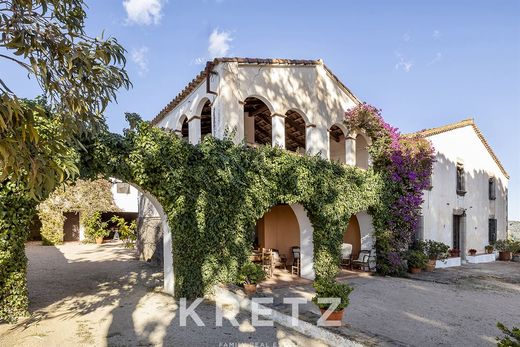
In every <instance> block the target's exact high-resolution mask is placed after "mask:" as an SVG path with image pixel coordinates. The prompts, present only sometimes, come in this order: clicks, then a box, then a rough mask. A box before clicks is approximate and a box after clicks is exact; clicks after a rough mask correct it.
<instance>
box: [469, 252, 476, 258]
mask: <svg viewBox="0 0 520 347" xmlns="http://www.w3.org/2000/svg"><path fill="white" fill-rule="evenodd" d="M476 254H477V252H476V251H475V252H469V255H471V256H472V257H474V256H475V255H476Z"/></svg>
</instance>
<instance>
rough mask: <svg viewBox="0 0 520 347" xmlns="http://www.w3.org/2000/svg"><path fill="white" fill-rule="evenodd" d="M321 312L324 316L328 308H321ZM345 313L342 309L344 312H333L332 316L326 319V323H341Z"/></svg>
mask: <svg viewBox="0 0 520 347" xmlns="http://www.w3.org/2000/svg"><path fill="white" fill-rule="evenodd" d="M320 311H321V315H322V316H323V314H324V313H325V311H327V309H326V308H320ZM344 311H345V309H342V310H339V311H332V312H331V313H330V315H329V316H328V317H327V318H326V319H325V320H326V321H340V322H341V320H342V319H343V312H344Z"/></svg>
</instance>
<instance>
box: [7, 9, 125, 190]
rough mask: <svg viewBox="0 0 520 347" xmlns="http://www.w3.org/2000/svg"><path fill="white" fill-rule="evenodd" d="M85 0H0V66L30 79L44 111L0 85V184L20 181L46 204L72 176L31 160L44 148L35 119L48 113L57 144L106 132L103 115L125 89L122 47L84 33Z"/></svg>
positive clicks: (51, 162)
mask: <svg viewBox="0 0 520 347" xmlns="http://www.w3.org/2000/svg"><path fill="white" fill-rule="evenodd" d="M85 7H86V5H85V4H84V1H83V0H16V1H15V0H0V33H1V36H0V47H2V48H3V51H0V59H4V60H7V61H10V62H12V63H13V64H16V65H17V66H19V67H20V68H22V69H24V70H25V71H26V72H27V73H28V75H29V76H30V77H33V78H34V79H35V80H36V81H37V83H38V84H39V86H40V87H41V89H42V92H43V94H44V97H45V98H46V99H47V100H48V103H49V108H48V109H47V110H45V108H43V107H42V105H41V104H38V103H27V102H24V101H23V100H21V99H20V98H18V97H17V96H16V93H15V92H14V91H12V90H11V89H10V88H9V86H8V85H7V82H6V81H3V80H2V79H0V182H1V181H3V180H5V179H6V178H7V177H8V176H9V177H10V179H12V180H13V179H14V180H20V181H24V182H25V183H26V186H27V189H28V191H29V192H30V194H31V195H33V196H34V197H44V196H45V195H46V194H48V193H49V192H50V191H52V190H53V189H54V187H55V186H56V185H57V184H58V183H60V182H61V181H63V180H64V179H65V178H66V177H67V176H69V175H71V174H73V173H74V171H75V170H71V168H70V167H64V166H63V163H62V162H61V161H60V160H57V159H55V158H53V157H46V158H42V157H40V156H38V155H36V153H37V152H39V151H41V148H42V147H44V146H47V145H48V144H49V143H42V142H41V141H40V139H41V138H42V131H43V129H42V128H41V127H38V126H36V123H37V121H38V119H37V118H38V117H40V116H41V115H42V114H45V113H46V111H49V110H50V111H52V115H53V117H55V118H56V119H59V120H60V122H61V124H62V127H63V129H65V131H64V132H63V134H62V135H63V136H64V137H63V138H60V141H61V140H65V141H66V142H68V143H69V144H76V145H79V146H80V147H81V145H80V143H79V141H78V138H79V137H80V136H85V135H88V134H92V133H96V132H99V131H100V130H104V129H105V127H106V126H105V122H104V117H103V111H104V110H105V108H106V107H107V105H108V104H109V103H110V102H111V101H114V100H116V91H117V90H118V89H119V88H121V87H125V88H129V87H130V85H131V84H130V81H129V79H128V75H127V73H126V71H125V69H124V67H125V64H126V59H125V56H124V53H125V50H124V48H123V47H122V46H121V45H120V44H119V43H118V42H117V40H116V39H115V38H107V39H105V38H103V36H101V37H98V38H94V37H91V36H88V35H87V34H86V33H85V31H84V21H85V18H86V13H85V10H84V9H85Z"/></svg>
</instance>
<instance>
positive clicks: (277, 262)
mask: <svg viewBox="0 0 520 347" xmlns="http://www.w3.org/2000/svg"><path fill="white" fill-rule="evenodd" d="M272 254H273V267H274V268H277V267H283V268H284V269H285V268H286V266H287V257H285V255H280V252H279V251H278V250H277V249H272Z"/></svg>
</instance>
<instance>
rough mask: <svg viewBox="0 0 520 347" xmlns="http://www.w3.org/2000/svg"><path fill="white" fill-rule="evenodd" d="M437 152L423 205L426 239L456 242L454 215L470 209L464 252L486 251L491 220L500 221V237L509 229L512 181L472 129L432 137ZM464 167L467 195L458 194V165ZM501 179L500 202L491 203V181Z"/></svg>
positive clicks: (499, 180)
mask: <svg viewBox="0 0 520 347" xmlns="http://www.w3.org/2000/svg"><path fill="white" fill-rule="evenodd" d="M429 139H430V140H431V141H432V144H433V147H434V148H435V150H436V162H435V163H434V165H433V176H432V185H433V188H432V190H431V191H425V194H424V200H425V201H424V203H423V216H424V230H423V232H424V238H425V239H434V240H437V241H441V242H444V243H446V244H448V245H450V247H451V246H452V240H453V213H454V210H456V209H465V210H466V235H465V237H464V236H463V235H461V239H462V240H464V241H462V242H463V243H464V245H465V249H464V250H463V251H464V253H467V251H468V250H469V249H470V248H475V249H477V251H478V252H484V246H486V245H487V244H488V219H489V218H491V217H493V216H494V217H495V218H496V219H497V224H498V225H497V238H498V239H501V238H504V237H505V235H506V230H507V207H506V204H507V200H506V190H507V184H508V179H507V178H506V177H505V175H504V174H503V173H502V172H501V170H500V168H499V167H498V165H497V164H496V163H495V162H494V161H493V159H492V157H491V156H490V155H489V153H488V151H487V149H486V148H485V147H484V145H483V144H482V142H481V140H480V139H479V138H478V136H477V134H476V133H475V130H474V129H473V127H472V126H466V127H463V128H459V129H455V130H451V131H447V132H444V133H441V134H438V135H434V136H430V137H429ZM458 161H461V162H463V164H464V170H465V178H466V191H467V193H466V195H465V196H459V195H457V193H456V165H457V162H458ZM490 177H495V178H496V180H497V193H496V200H489V196H488V182H489V178H490Z"/></svg>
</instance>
